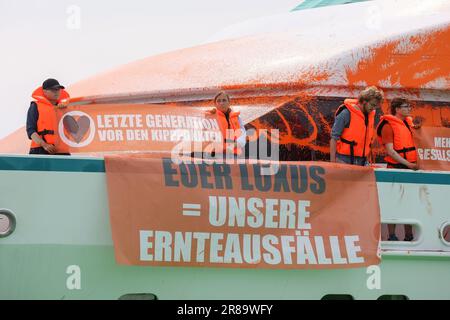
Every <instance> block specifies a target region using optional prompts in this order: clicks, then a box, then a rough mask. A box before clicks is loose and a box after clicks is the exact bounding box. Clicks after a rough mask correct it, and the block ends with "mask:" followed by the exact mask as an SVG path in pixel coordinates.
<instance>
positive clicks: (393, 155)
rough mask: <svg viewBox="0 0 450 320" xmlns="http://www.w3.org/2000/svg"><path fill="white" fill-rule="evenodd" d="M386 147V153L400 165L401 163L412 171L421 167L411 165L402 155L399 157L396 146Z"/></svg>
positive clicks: (389, 145) (391, 144)
mask: <svg viewBox="0 0 450 320" xmlns="http://www.w3.org/2000/svg"><path fill="white" fill-rule="evenodd" d="M384 146H385V147H386V153H387V154H388V155H389V156H390V157H391V158H392V159H394V160H395V161H397V162H398V163H401V164H403V165H405V166H407V167H408V168H409V169H412V170H417V169H419V166H418V165H417V163H411V162H409V161H408V160H406V159H405V158H403V157H402V156H401V155H399V154H398V153H397V151H395V150H394V144H393V143H386V144H385V145H384Z"/></svg>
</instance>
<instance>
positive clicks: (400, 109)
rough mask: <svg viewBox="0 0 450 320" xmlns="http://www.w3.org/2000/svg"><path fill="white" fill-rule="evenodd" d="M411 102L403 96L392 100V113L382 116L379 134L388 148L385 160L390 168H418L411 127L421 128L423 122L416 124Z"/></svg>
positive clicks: (378, 128) (378, 129)
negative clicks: (412, 115) (413, 118)
mask: <svg viewBox="0 0 450 320" xmlns="http://www.w3.org/2000/svg"><path fill="white" fill-rule="evenodd" d="M410 113H411V104H410V103H409V102H408V101H407V100H406V99H403V98H394V99H392V101H391V114H388V115H384V116H382V117H381V118H380V123H379V124H378V127H377V136H378V139H379V141H380V143H382V144H383V146H384V147H385V149H386V153H387V156H386V157H385V158H384V160H385V161H386V162H387V164H388V165H387V167H388V168H395V169H412V170H417V169H418V168H419V167H418V164H417V152H416V147H415V145H414V139H413V135H412V131H411V129H419V128H420V127H421V124H420V123H419V124H414V123H413V120H412V117H411V116H410Z"/></svg>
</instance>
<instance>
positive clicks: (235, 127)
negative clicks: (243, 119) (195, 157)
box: [212, 108, 242, 155]
mask: <svg viewBox="0 0 450 320" xmlns="http://www.w3.org/2000/svg"><path fill="white" fill-rule="evenodd" d="M212 113H213V114H214V113H215V114H216V116H217V122H218V123H219V127H220V131H221V133H222V137H223V138H224V144H223V152H226V144H227V143H232V144H235V143H236V141H237V139H239V137H240V136H241V135H242V130H241V125H240V123H239V115H240V112H238V111H230V114H229V115H228V119H229V121H227V118H226V116H225V114H224V113H223V112H222V111H220V110H218V109H216V108H215V109H213V110H212ZM227 130H228V131H227ZM233 153H234V154H236V155H239V154H241V153H242V150H241V148H240V147H238V146H235V147H234V150H233Z"/></svg>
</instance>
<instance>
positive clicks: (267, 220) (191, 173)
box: [105, 155, 380, 269]
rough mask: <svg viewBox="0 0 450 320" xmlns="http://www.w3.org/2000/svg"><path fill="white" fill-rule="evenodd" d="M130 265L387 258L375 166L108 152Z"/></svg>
mask: <svg viewBox="0 0 450 320" xmlns="http://www.w3.org/2000/svg"><path fill="white" fill-rule="evenodd" d="M105 165H106V175H107V182H108V196H109V208H110V220H111V227H112V236H113V241H114V248H115V255H116V260H117V262H118V263H120V264H127V265H151V266H203V267H230V268H270V269H306V268H310V269H316V268H317V269H320V268H356V267H363V266H368V265H373V264H378V263H379V262H380V257H379V255H378V254H379V239H380V211H379V204H378V195H377V187H376V182H375V174H374V171H373V169H371V168H368V167H356V166H348V165H340V164H330V163H324V162H279V163H274V162H272V167H271V169H270V168H267V163H265V164H263V163H261V162H259V161H258V162H254V163H248V162H247V163H244V162H239V163H233V164H227V163H221V164H220V163H212V162H210V163H207V162H197V163H195V162H191V161H190V159H189V160H188V161H186V160H185V162H181V163H179V164H176V163H174V162H173V161H172V160H171V159H170V158H160V159H157V158H154V157H150V156H149V155H111V156H106V157H105Z"/></svg>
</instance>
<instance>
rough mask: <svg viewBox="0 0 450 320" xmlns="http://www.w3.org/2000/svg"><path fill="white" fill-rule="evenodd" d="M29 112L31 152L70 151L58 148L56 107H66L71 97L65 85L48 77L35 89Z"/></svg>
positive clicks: (28, 131) (28, 126)
mask: <svg viewBox="0 0 450 320" xmlns="http://www.w3.org/2000/svg"><path fill="white" fill-rule="evenodd" d="M31 96H32V97H33V99H34V101H32V102H31V104H30V107H29V109H28V114H27V126H26V128H27V135H28V138H29V139H30V140H31V146H30V154H59V155H68V153H65V152H60V150H56V147H55V142H56V126H57V120H56V112H55V110H56V108H65V107H66V106H67V102H68V100H69V98H70V96H69V94H68V93H67V91H65V90H64V87H63V86H62V85H60V84H59V82H58V81H57V80H55V79H47V80H45V81H44V83H43V84H42V86H40V87H39V88H37V89H36V90H34V92H33V94H32V95H31ZM58 151H59V152H58Z"/></svg>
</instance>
